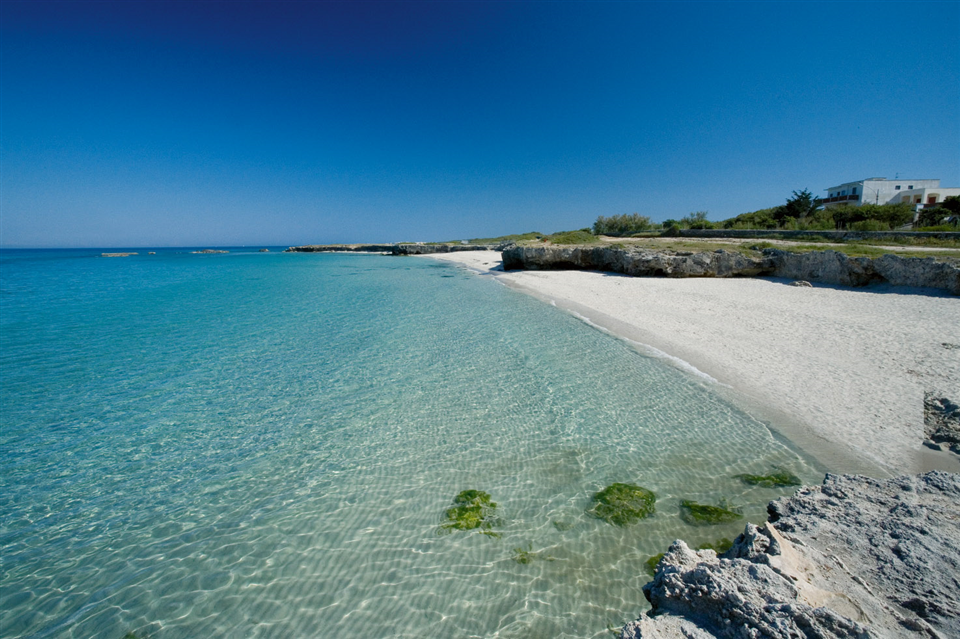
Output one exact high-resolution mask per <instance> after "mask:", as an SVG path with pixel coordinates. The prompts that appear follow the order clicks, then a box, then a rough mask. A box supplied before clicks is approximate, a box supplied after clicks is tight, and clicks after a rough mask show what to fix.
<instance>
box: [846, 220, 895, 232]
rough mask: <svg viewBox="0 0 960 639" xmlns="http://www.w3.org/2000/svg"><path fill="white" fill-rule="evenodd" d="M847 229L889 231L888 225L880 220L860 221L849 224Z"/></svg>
mask: <svg viewBox="0 0 960 639" xmlns="http://www.w3.org/2000/svg"><path fill="white" fill-rule="evenodd" d="M847 228H849V229H850V230H851V231H889V230H890V225H889V224H887V223H886V222H881V221H880V220H862V221H860V222H854V223H853V224H850V225H849V226H848V227H847Z"/></svg>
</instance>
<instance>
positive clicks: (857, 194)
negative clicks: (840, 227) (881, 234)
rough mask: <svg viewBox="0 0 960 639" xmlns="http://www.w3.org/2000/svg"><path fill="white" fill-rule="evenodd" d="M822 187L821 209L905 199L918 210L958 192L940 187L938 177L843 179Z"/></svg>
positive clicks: (889, 202) (888, 202)
mask: <svg viewBox="0 0 960 639" xmlns="http://www.w3.org/2000/svg"><path fill="white" fill-rule="evenodd" d="M824 190H825V191H826V192H827V197H825V198H823V199H822V200H820V203H821V204H823V206H824V208H831V207H834V206H840V205H842V204H852V205H853V206H860V205H861V204H898V203H900V202H905V203H907V204H911V205H913V207H914V208H915V209H916V210H918V211H919V210H920V209H922V208H923V207H925V206H936V205H937V204H939V203H940V202H943V200H944V198H946V197H949V196H951V195H960V188H953V187H941V186H940V180H900V179H896V180H888V179H887V178H881V177H875V178H867V179H866V180H859V181H857V182H846V183H844V184H840V185H839V186H831V187H830V188H828V189H824Z"/></svg>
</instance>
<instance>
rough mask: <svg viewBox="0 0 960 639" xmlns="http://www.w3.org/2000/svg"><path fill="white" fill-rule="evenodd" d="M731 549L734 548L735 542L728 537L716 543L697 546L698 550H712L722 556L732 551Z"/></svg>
mask: <svg viewBox="0 0 960 639" xmlns="http://www.w3.org/2000/svg"><path fill="white" fill-rule="evenodd" d="M731 547H733V542H732V541H730V540H729V539H727V538H726V537H721V538H720V539H717V540H716V541H708V542H707V543H705V544H700V545H699V546H697V550H712V551H714V552H715V553H717V554H718V555H720V554H723V553H725V552H727V551H728V550H730V548H731Z"/></svg>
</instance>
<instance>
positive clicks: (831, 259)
mask: <svg viewBox="0 0 960 639" xmlns="http://www.w3.org/2000/svg"><path fill="white" fill-rule="evenodd" d="M503 268H504V270H516V269H530V270H550V269H581V270H596V271H612V272H614V273H624V274H626V275H635V276H661V277H753V276H760V275H769V276H775V277H785V278H790V279H793V280H803V281H816V282H823V283H826V284H841V285H845V286H863V285H866V284H871V283H875V282H888V283H890V284H893V285H896V286H919V287H928V288H937V289H942V290H945V291H949V292H951V293H953V294H955V295H960V266H958V265H957V264H954V263H951V262H940V261H937V260H935V259H933V258H916V257H899V256H897V255H892V254H888V255H883V256H880V257H877V258H869V257H848V256H846V255H844V254H843V253H838V252H836V251H814V252H811V253H791V252H789V251H783V250H780V249H765V250H764V251H763V257H760V258H754V257H748V256H746V255H742V254H740V253H732V252H729V251H724V250H722V249H720V250H717V251H714V252H712V253H692V252H681V251H656V250H651V249H647V248H640V247H614V246H595V247H590V246H513V247H509V248H507V249H505V250H504V251H503Z"/></svg>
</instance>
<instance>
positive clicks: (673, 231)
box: [660, 223, 680, 237]
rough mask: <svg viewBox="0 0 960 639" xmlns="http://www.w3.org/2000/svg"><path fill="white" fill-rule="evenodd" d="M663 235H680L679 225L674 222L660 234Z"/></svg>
mask: <svg viewBox="0 0 960 639" xmlns="http://www.w3.org/2000/svg"><path fill="white" fill-rule="evenodd" d="M660 235H661V236H663V237H680V227H679V226H678V225H677V224H676V223H674V224H671V225H670V226H669V227H668V228H667V229H665V230H664V231H663V233H661V234H660Z"/></svg>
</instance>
